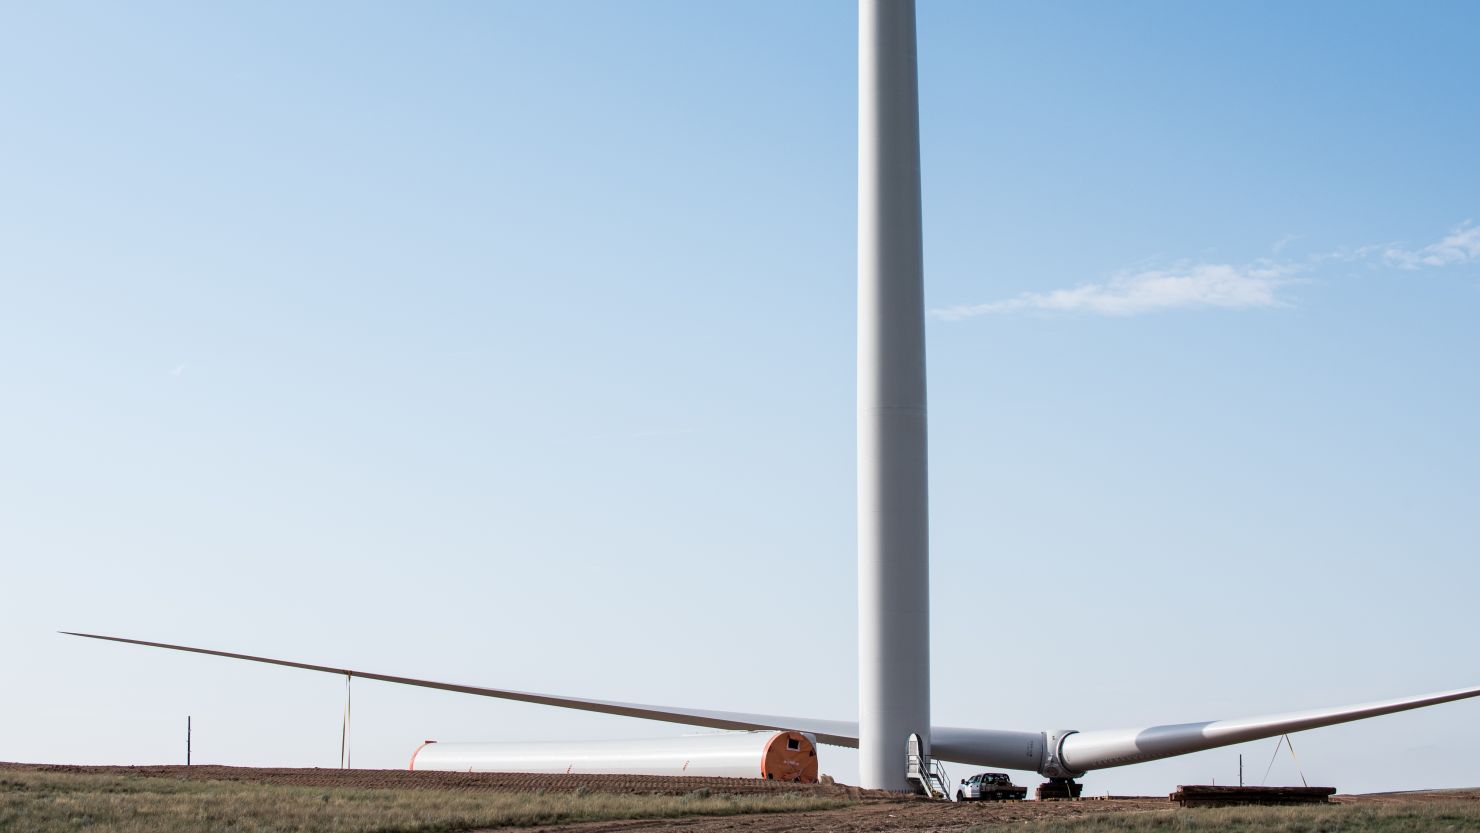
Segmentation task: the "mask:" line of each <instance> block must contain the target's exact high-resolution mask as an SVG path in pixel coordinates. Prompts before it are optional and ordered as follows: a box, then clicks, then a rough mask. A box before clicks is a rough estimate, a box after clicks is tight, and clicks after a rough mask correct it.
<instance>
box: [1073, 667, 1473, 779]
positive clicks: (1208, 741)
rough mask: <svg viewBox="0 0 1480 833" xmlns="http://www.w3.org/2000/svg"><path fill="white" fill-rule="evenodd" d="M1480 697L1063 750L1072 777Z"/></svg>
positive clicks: (1169, 732) (1112, 733)
mask: <svg viewBox="0 0 1480 833" xmlns="http://www.w3.org/2000/svg"><path fill="white" fill-rule="evenodd" d="M1475 696H1480V687H1476V688H1461V689H1455V690H1454V691H1441V692H1438V693H1435V694H1421V695H1419V696H1417V697H1402V698H1399V699H1396V700H1381V701H1378V702H1376V703H1362V704H1360V705H1356V706H1338V707H1335V708H1327V709H1311V710H1309V711H1303V712H1288V713H1286V714H1274V715H1265V716H1263V717H1245V718H1240V719H1236V720H1211V721H1207V722H1203V723H1177V724H1172V725H1167V726H1147V727H1145V728H1141V729H1112V730H1107V731H1097V732H1076V733H1075V734H1072V735H1070V736H1068V737H1067V738H1065V739H1064V742H1063V745H1062V747H1061V749H1062V751H1063V758H1064V762H1065V763H1066V764H1068V766H1069V767H1070V768H1071V769H1073V770H1074V771H1076V772H1084V771H1086V770H1091V769H1104V768H1106V767H1112V766H1125V765H1126V764H1138V763H1141V762H1143V761H1154V760H1156V759H1158V758H1170V757H1172V756H1174V755H1186V754H1187V753H1189V752H1201V751H1203V750H1204V749H1216V748H1217V747H1220V746H1229V745H1231V744H1235V743H1243V742H1245V741H1250V740H1259V739H1261V738H1272V737H1275V736H1276V735H1284V734H1289V733H1290V732H1299V731H1303V730H1305V729H1318V728H1320V727H1322V726H1334V725H1336V724H1337V723H1349V722H1351V721H1353V720H1365V719H1366V718H1369V717H1377V716H1379V715H1384V714H1392V713H1393V712H1401V711H1407V710H1409V709H1420V708H1423V707H1424V706H1433V705H1437V704H1439V703H1448V702H1450V701H1452V700H1463V699H1465V698H1467V697H1475Z"/></svg>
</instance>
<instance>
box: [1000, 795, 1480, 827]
mask: <svg viewBox="0 0 1480 833" xmlns="http://www.w3.org/2000/svg"><path fill="white" fill-rule="evenodd" d="M1008 829H1011V830H1012V831H1014V833H1472V831H1480V802H1464V803H1461V802H1450V801H1443V802H1434V803H1426V802H1418V801H1413V802H1401V803H1393V804H1361V803H1358V804H1322V805H1313V806H1306V807H1219V808H1188V809H1180V808H1179V809H1167V810H1156V811H1152V812H1142V813H1120V814H1114V815H1092V816H1080V817H1077V818H1073V819H1053V820H1043V821H1034V822H1020V823H1017V824H1014V825H1011V826H1010V827H1009V826H1004V825H993V824H987V825H981V826H978V827H973V828H971V833H994V832H995V831H1002V830H1008Z"/></svg>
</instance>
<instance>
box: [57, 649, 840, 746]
mask: <svg viewBox="0 0 1480 833" xmlns="http://www.w3.org/2000/svg"><path fill="white" fill-rule="evenodd" d="M61 633H64V634H66V635H68V636H82V637H86V638H88V639H103V640H107V641H109V642H126V643H128V644H130V645H144V646H147V647H150V648H168V649H169V650H171V651H188V652H190V653H193V654H208V655H210V656H213V657H226V658H228V659H242V660H247V661H249V662H262V663H267V664H268V665H282V666H286V667H288V668H302V669H304V670H305V671H322V672H324V673H327V674H339V675H341V676H351V677H361V678H363V679H366V680H379V681H381V682H384V683H396V684H399V685H414V686H420V687H422V688H436V689H441V690H442V691H455V692H458V693H460V694H476V695H478V696H480V697H497V698H499V699H502V700H518V701H521V702H524V703H537V704H539V705H542V706H555V707H558V708H562V709H578V710H580V711H588V712H601V713H602V714H614V715H620V716H622V717H638V718H642V719H644V720H660V721H663V722H665V723H680V724H684V725H686V726H703V727H705V728H708V729H776V730H779V731H788V730H789V731H794V732H806V733H807V734H810V735H814V736H816V738H817V739H818V740H819V741H821V742H822V743H828V744H832V745H834V746H857V745H858V724H857V723H849V722H847V721H842V720H816V719H812V718H805V717H785V716H781V715H770V714H748V713H744V712H727V711H716V710H713V709H687V708H676V707H672V706H651V705H645V704H642V703H620V702H616V701H613V700H590V699H586V698H584V697H561V696H559V695H555V694H535V693H533V692H528V691H511V690H509V689H502V688H485V687H483V686H472V685H462V684H459V683H442V682H437V681H435V680H418V679H414V678H412V677H397V676H392V675H390V674H375V673H372V672H369V671H356V670H354V669H351V668H335V667H333V666H329V665H313V664H311V663H307V662H294V661H292V660H286V659H272V658H270V657H257V656H252V655H250V654H234V653H231V652H230V651H215V650H211V649H209V648H191V647H189V646H186V645H170V644H167V643H164V642H146V641H144V640H142V639H125V638H123V637H121V636H102V635H99V634H95V633H74V632H72V631H61Z"/></svg>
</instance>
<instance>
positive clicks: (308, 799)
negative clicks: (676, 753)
mask: <svg viewBox="0 0 1480 833" xmlns="http://www.w3.org/2000/svg"><path fill="white" fill-rule="evenodd" d="M845 804H847V802H846V801H844V800H841V799H838V798H824V797H819V796H808V795H800V794H796V793H784V794H779V795H745V796H724V795H709V794H707V793H706V792H705V791H696V792H695V793H692V794H690V795H685V796H664V795H624V794H616V793H596V792H592V793H581V792H579V791H578V792H576V793H569V792H566V793H548V794H542V793H538V792H534V793H528V792H526V793H508V792H482V793H468V792H458V793H454V792H445V791H439V790H424V789H415V790H413V789H373V790H365V789H345V788H327V789H325V788H310V787H287V786H277V785H270V784H249V783H227V782H220V781H184V780H173V779H164V778H141V777H134V776H127V775H88V774H69V773H56V772H15V771H10V772H5V773H3V774H0V831H7V833H8V832H9V831H17V833H20V832H21V831H24V833H59V832H60V831H69V833H71V832H72V831H79V830H85V831H90V832H91V831H98V833H200V832H201V831H212V833H215V832H216V831H230V833H307V832H308V831H315V833H318V832H319V831H330V833H371V832H372V831H374V832H375V833H431V831H459V830H470V829H474V828H479V827H500V826H510V825H513V826H534V825H541V824H554V823H559V822H575V821H599V820H610V819H663V818H677V817H680V816H695V815H708V816H714V815H733V814H736V813H768V812H797V811H804V810H823V809H832V808H836V807H842V806H844V805H845Z"/></svg>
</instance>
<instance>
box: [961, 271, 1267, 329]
mask: <svg viewBox="0 0 1480 833" xmlns="http://www.w3.org/2000/svg"><path fill="white" fill-rule="evenodd" d="M1296 271H1297V268H1296V267H1294V266H1292V265H1290V264H1280V263H1272V262H1261V263H1257V264H1253V265H1249V266H1233V265H1230V264H1226V263H1183V264H1178V265H1175V266H1171V267H1167V268H1162V269H1143V270H1140V271H1136V272H1122V273H1120V274H1118V275H1115V276H1113V277H1112V278H1110V280H1108V281H1105V282H1103V283H1085V284H1080V285H1079V286H1076V287H1074V288H1072V289H1055V290H1053V291H1052V292H1024V293H1023V294H1021V295H1019V296H1017V297H1016V298H1007V299H1005V300H1001V301H992V302H990V303H986V304H973V305H967V306H956V307H948V308H946V309H938V310H933V311H932V314H933V315H934V316H935V317H936V318H941V319H944V320H946V321H957V320H960V319H962V318H972V317H975V316H978V315H993V314H999V313H1008V312H1023V311H1028V310H1046V311H1053V312H1087V313H1094V314H1097V315H1140V314H1142V313H1148V312H1160V311H1163V310H1174V309H1198V308H1204V309H1249V308H1255V307H1275V306H1280V305H1282V304H1283V303H1284V302H1283V301H1281V300H1280V298H1279V289H1280V287H1281V286H1283V285H1284V284H1286V283H1289V282H1290V280H1291V277H1292V276H1293V275H1294V273H1295V272H1296Z"/></svg>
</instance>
